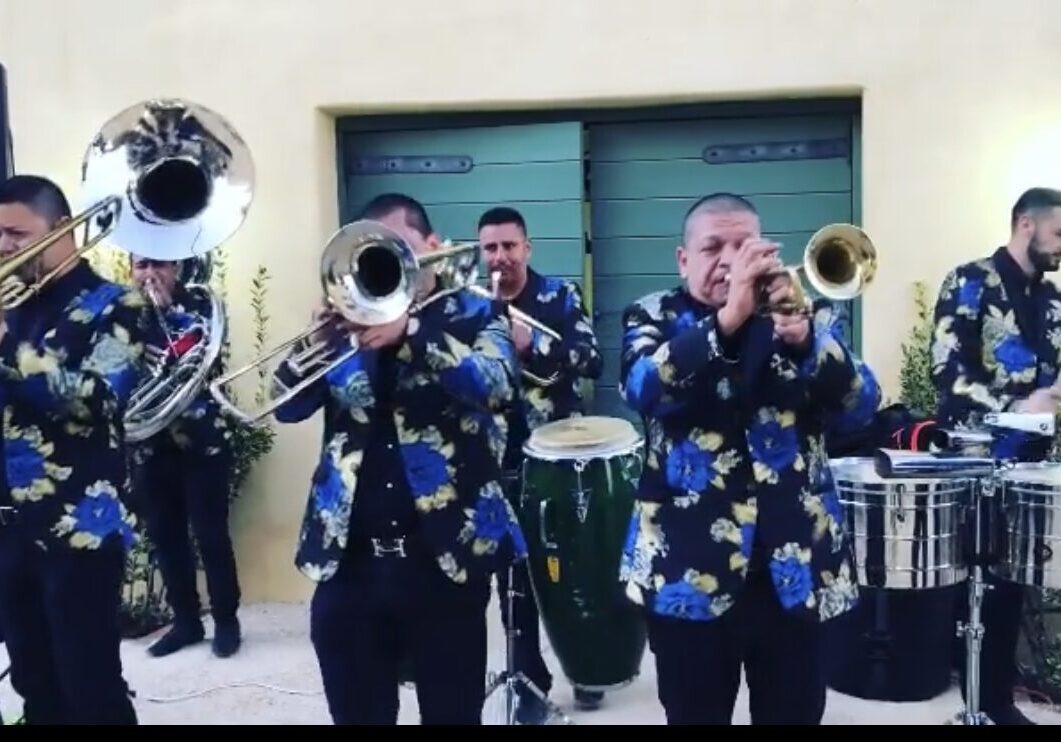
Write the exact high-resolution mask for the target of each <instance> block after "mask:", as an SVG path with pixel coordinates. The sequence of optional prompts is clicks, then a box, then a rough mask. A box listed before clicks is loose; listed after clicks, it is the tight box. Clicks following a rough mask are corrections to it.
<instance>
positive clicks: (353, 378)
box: [276, 291, 526, 583]
mask: <svg viewBox="0 0 1061 742" xmlns="http://www.w3.org/2000/svg"><path fill="white" fill-rule="evenodd" d="M376 358H377V354H376V353H375V352H372V351H369V350H362V351H360V352H358V353H356V354H355V355H353V356H352V357H351V358H350V359H349V360H348V361H346V362H344V363H343V364H341V365H339V366H338V367H336V368H335V369H333V370H331V371H330V372H329V373H328V374H327V376H326V377H325V378H324V379H322V380H320V381H319V382H318V383H317V384H316V385H313V386H310V387H309V388H307V389H306V390H304V391H303V392H302V393H301V394H299V395H298V396H296V397H295V398H293V399H292V400H291V401H289V402H288V403H287V404H285V405H282V406H281V407H280V408H279V409H278V410H277V412H276V417H277V419H278V420H280V421H281V422H298V421H300V420H304V419H307V418H308V417H310V416H311V415H313V414H314V413H315V412H316V411H317V410H318V409H321V408H323V410H324V444H323V449H322V451H321V456H320V460H319V462H318V464H317V468H316V471H315V472H314V475H313V483H312V485H311V488H310V494H309V502H308V503H307V507H306V512H305V517H304V520H303V526H302V531H301V536H300V539H299V547H298V553H297V556H296V564H297V566H298V568H299V569H300V570H301V571H302V572H303V573H304V574H306V575H307V576H308V577H309V578H310V579H312V580H315V581H323V580H327V579H329V578H331V577H332V576H333V575H334V574H335V572H336V571H337V570H338V568H339V563H340V560H341V558H342V556H343V551H344V549H345V548H346V544H347V537H348V534H349V533H350V518H351V512H352V509H353V504H354V494H355V492H356V491H357V481H358V472H359V470H360V468H361V463H362V457H363V452H364V449H365V446H366V443H367V439H368V434H369V432H370V430H369V414H368V411H369V409H370V408H371V407H372V405H373V404H374V400H373V392H372V383H371V379H372V374H373V373H374V371H375V366H376ZM397 358H398V364H397V367H398V378H397V386H396V388H395V391H394V396H393V407H394V423H395V427H396V428H397V432H398V441H399V444H400V447H401V456H402V459H403V461H404V464H405V472H406V476H407V477H408V481H409V485H410V489H411V491H412V494H413V497H414V498H415V506H416V511H417V514H418V516H419V518H420V524H421V527H422V533H423V535H424V536H425V538H426V539H427V541H428V543H429V544H430V545H431V547H432V548H433V550H434V552H435V555H436V559H437V561H438V564H439V565H440V566H441V568H442V570H443V572H444V573H445V574H446V575H448V576H449V577H450V578H451V579H452V580H454V581H455V582H457V583H465V582H467V581H469V578H470V577H472V576H476V577H478V576H482V575H484V574H488V573H490V572H494V571H496V570H497V569H498V568H500V567H501V566H502V565H507V563H508V562H509V561H511V560H512V559H513V558H522V557H523V556H525V555H526V543H525V541H524V538H523V534H522V532H521V531H520V528H519V524H518V521H517V519H516V514H515V512H514V511H513V509H512V506H511V505H510V504H509V502H508V500H507V499H505V497H504V493H503V491H502V486H501V464H502V456H503V454H504V451H505V444H506V436H507V425H506V422H505V415H506V414H508V413H509V412H510V410H511V408H512V405H513V404H514V403H515V400H516V399H517V395H518V393H519V389H518V384H519V381H518V373H519V372H518V366H517V364H516V358H515V348H514V346H513V344H512V335H511V325H510V324H509V321H508V319H507V317H506V316H505V314H504V310H503V309H502V307H501V306H500V305H499V304H497V303H495V302H493V301H491V300H489V299H485V298H481V297H478V296H476V295H474V294H472V293H471V292H467V291H462V292H458V293H455V294H451V295H450V296H448V297H444V298H440V299H438V300H436V301H432V302H430V303H429V304H428V305H427V306H426V307H424V308H423V310H422V311H421V312H420V313H419V314H415V315H413V316H412V318H410V320H409V326H408V329H407V330H406V337H405V341H404V343H403V345H402V346H401V348H400V349H399V351H398V356H397ZM277 378H278V380H279V381H280V382H281V383H283V384H284V385H287V386H290V385H292V384H294V383H295V382H297V379H296V378H295V377H294V376H292V375H291V372H290V370H289V369H288V367H287V366H286V364H284V365H281V366H280V368H279V369H278V371H277Z"/></svg>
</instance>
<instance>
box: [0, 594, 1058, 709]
mask: <svg viewBox="0 0 1061 742" xmlns="http://www.w3.org/2000/svg"><path fill="white" fill-rule="evenodd" d="M496 610H497V609H496V605H494V606H491V611H492V613H491V615H492V616H497V615H498V614H497V613H496ZM242 620H243V625H244V633H245V643H244V647H243V649H242V651H241V652H240V653H239V654H237V655H236V656H235V657H232V658H229V659H224V660H220V659H217V658H215V657H214V656H213V655H212V654H211V653H210V647H209V643H208V642H204V643H202V644H200V645H198V646H196V647H192V648H189V649H186V650H184V651H182V652H178V653H177V654H175V655H171V656H170V657H166V658H163V659H154V658H151V657H150V656H148V654H147V653H146V651H145V649H146V647H147V645H148V644H149V643H150V640H151V639H150V638H144V639H141V640H136V641H128V642H126V644H125V645H124V647H123V658H124V663H125V669H126V676H127V678H128V680H129V684H130V686H131V687H132V688H133V689H134V690H135V692H136V693H137V697H136V700H135V704H136V708H137V712H138V713H139V716H140V720H141V723H143V724H177V725H180V724H274V725H275V724H329V723H330V719H329V717H328V713H327V708H326V705H325V702H324V697H323V695H322V694H321V684H320V676H319V673H318V670H317V666H316V660H315V657H314V654H313V649H312V647H311V645H310V643H309V637H308V634H307V631H308V625H309V621H308V605H306V604H261V605H254V606H248V607H246V608H244V609H243V612H242ZM501 632H502V629H501V626H500V621H493V622H491V637H490V645H491V650H492V651H491V663H490V665H491V668H494V669H500V668H502V667H503V665H504V653H503V649H504V636H503V634H502V633H501ZM210 633H211V628H210V627H209V626H208V628H207V634H208V636H209V635H210ZM543 638H544V637H543ZM4 660H5V663H6V657H5V658H4ZM546 661H547V663H548V664H549V665H550V669H551V670H552V671H553V675H554V677H555V678H556V679H557V680H556V682H555V686H556V687H555V688H554V690H553V693H552V698H553V700H554V701H555V702H556V703H558V704H559V705H560V706H561V708H562V709H563V711H564V713H565V714H567V715H568V717H569V718H570V719H571V721H573V722H574V723H575V724H605V725H614V724H627V725H629V724H638V725H642V724H662V723H664V717H663V711H662V708H661V707H660V705H659V702H658V701H657V699H656V688H655V667H654V663H653V657H652V655H651V654H650V653H647V652H646V654H645V659H644V663H643V665H642V675H641V677H640V678H638V679H637V680H636V681H635V682H634V683H633V684H631V685H630V686H628V687H627V688H624V689H622V690H619V691H616V692H613V693H610V694H609V695H608V696H607V698H606V700H605V704H604V705H603V706H602V707H601V708H600V709H598V710H596V711H591V712H583V711H577V710H574V709H573V708H572V703H571V701H572V697H571V689H570V686H568V685H567V683H566V682H565V681H564V680H563V679H562V677H561V674H560V672H559V670H558V667H557V664H556V659H555V657H553V656H552V654H551V652H549V651H548V648H546ZM232 685H235V686H236V687H221V686H232ZM267 686H268V687H267ZM495 700H496V701H497V703H496V704H495V703H488V706H487V710H486V712H485V719H486V720H487V723H498V722H497V720H496V719H498V718H500V717H499V716H498V712H499V711H500V695H498V696H496V697H495ZM746 705H747V698H746V696H745V691H743V690H742V692H741V697H740V698H739V699H738V705H737V710H736V712H735V715H734V722H735V723H737V724H747V723H748V715H747V712H746V710H745V707H746ZM1021 706H1022V708H1023V709H1024V710H1025V712H1026V713H1027V714H1028V715H1029V716H1030V717H1031V718H1032V719H1033V720H1035V721H1036V722H1038V723H1040V724H1061V714H1058V713H1057V712H1056V711H1055V710H1054V709H1052V708H1050V707H1048V706H1043V705H1033V704H1030V703H1022V704H1021ZM19 707H20V701H19V699H18V697H17V696H16V695H15V694H14V692H13V691H12V689H11V684H10V680H9V679H8V680H5V681H4V682H3V683H2V685H0V709H2V710H3V713H4V715H5V716H8V717H9V718H10V715H11V712H12V711H13V710H16V709H18V708H19ZM960 708H961V697H960V695H959V693H958V690H957V688H951V689H950V690H949V691H948V692H946V693H944V694H943V695H941V696H938V697H937V698H934V699H932V700H930V701H925V702H921V703H904V704H893V703H881V702H877V701H866V700H863V699H859V698H853V697H849V696H843V695H841V694H838V693H832V692H830V695H829V702H828V707H827V710H826V714H825V723H826V724H860V725H861V724H877V725H881V724H897V725H901V724H948V723H952V720H953V717H954V715H955V714H956V713H957V712H958V711H959V710H960ZM418 720H419V715H418V712H417V708H416V697H415V694H414V693H413V692H412V691H410V690H405V689H403V691H402V710H401V718H400V721H401V723H403V724H416V723H418Z"/></svg>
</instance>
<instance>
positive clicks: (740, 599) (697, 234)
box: [620, 194, 876, 724]
mask: <svg viewBox="0 0 1061 742" xmlns="http://www.w3.org/2000/svg"><path fill="white" fill-rule="evenodd" d="M682 233H683V238H682V244H681V245H680V246H679V247H678V248H677V262H678V268H679V270H680V273H681V276H682V278H683V283H682V285H680V286H678V287H676V288H673V289H671V290H668V291H661V292H657V293H654V294H651V295H649V296H646V297H643V298H642V299H640V300H638V301H637V302H635V303H633V304H632V305H630V306H629V307H627V308H626V310H625V311H624V313H623V329H624V335H623V351H622V369H621V374H620V385H621V386H620V390H621V392H622V394H623V397H624V399H625V400H626V402H627V404H628V405H629V406H630V407H631V408H632V409H633V410H634V411H636V412H638V413H640V414H641V415H642V416H643V417H644V419H645V423H646V424H645V429H646V433H647V439H648V440H647V449H648V450H647V456H646V460H645V467H644V471H643V473H642V477H641V481H640V484H639V491H638V495H637V501H636V504H635V508H634V513H633V516H632V518H631V523H630V531H629V536H628V540H627V544H626V547H625V548H624V553H623V563H622V568H621V575H620V577H621V580H622V581H623V582H625V583H626V584H627V593H628V595H629V596H630V598H631V599H632V600H633V601H634V602H635V603H637V604H639V605H642V606H643V607H644V610H645V614H646V617H647V621H648V631H649V642H650V646H651V647H652V651H653V653H654V654H655V656H656V671H657V677H658V683H659V689H658V690H659V699H660V702H661V703H662V704H663V707H664V710H665V712H666V715H667V721H668V723H669V724H729V723H731V720H732V712H733V706H734V703H735V701H736V697H737V692H738V689H739V687H740V681H741V669H742V665H743V668H744V671H745V675H746V677H747V682H748V689H749V696H750V706H751V717H752V723H753V724H762V723H775V724H819V723H820V722H821V718H822V714H823V713H824V710H825V698H826V690H825V689H826V684H825V674H824V667H823V652H822V642H823V638H822V637H823V633H822V628H821V627H822V624H823V623H824V622H826V621H828V620H830V619H832V618H834V617H836V616H839V615H841V614H843V613H845V612H847V611H848V610H850V609H851V608H852V607H853V606H854V605H855V602H856V599H857V594H858V592H857V587H856V584H855V574H854V571H853V568H852V563H851V555H850V544H849V543H848V539H847V536H846V533H845V529H844V516H843V510H842V508H841V505H840V501H839V498H838V497H837V493H836V491H835V486H834V485H833V482H832V477H831V472H830V469H829V461H828V457H827V454H826V448H825V441H824V434H825V432H826V430H827V428H828V427H829V426H830V425H833V426H835V425H837V424H838V420H840V419H842V418H843V417H844V416H846V415H849V414H851V413H852V412H853V411H855V410H858V409H861V410H863V411H868V414H872V410H873V409H874V408H875V406H876V405H875V401H876V400H875V399H874V398H872V395H870V398H869V399H868V400H867V395H866V394H864V386H865V385H866V384H867V383H872V381H871V380H870V379H869V377H865V376H864V375H862V374H860V373H859V369H858V364H857V363H856V359H855V358H854V356H853V354H852V353H851V351H850V350H849V349H848V348H847V347H846V346H845V344H844V342H843V340H842V336H841V333H840V332H839V330H838V328H837V327H836V324H835V322H834V321H832V319H831V315H830V313H829V312H824V313H822V314H821V315H820V316H821V317H822V318H823V321H822V322H820V323H819V322H812V321H811V318H810V317H808V316H807V315H806V314H803V313H785V312H778V311H776V309H774V310H773V311H772V312H770V313H769V314H768V315H767V316H759V313H758V310H759V309H760V308H761V298H760V297H761V293H760V289H763V290H765V294H766V295H767V296H768V300H769V303H770V305H771V308H775V307H778V306H779V305H780V304H782V303H783V302H784V301H786V300H788V299H790V298H791V297H792V292H793V286H792V283H791V281H790V280H789V278H788V276H787V275H785V274H778V273H777V272H778V271H779V269H780V268H781V267H782V266H781V262H780V260H779V258H778V246H777V245H776V244H773V243H770V242H767V241H764V240H763V239H762V237H761V227H760V222H759V216H758V214H757V212H756V210H755V208H754V206H753V205H752V204H751V203H750V202H748V201H747V200H746V199H744V198H741V197H740V196H737V195H734V194H714V195H711V196H708V197H705V198H703V199H701V200H700V201H698V202H697V203H695V204H694V205H693V206H692V208H690V210H689V211H688V213H687V215H686V218H685V221H684V224H683V229H682ZM815 314H817V313H815Z"/></svg>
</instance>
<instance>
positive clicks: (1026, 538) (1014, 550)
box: [992, 462, 1061, 590]
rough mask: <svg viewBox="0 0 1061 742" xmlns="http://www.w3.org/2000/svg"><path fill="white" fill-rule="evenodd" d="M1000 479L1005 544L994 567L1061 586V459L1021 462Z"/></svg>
mask: <svg viewBox="0 0 1061 742" xmlns="http://www.w3.org/2000/svg"><path fill="white" fill-rule="evenodd" d="M999 480H1000V481H1001V486H1000V487H999V489H1000V490H1001V496H1000V497H997V498H996V499H997V500H998V501H999V502H998V508H997V510H996V512H995V515H996V517H997V518H998V519H999V521H1000V527H999V531H1001V533H999V534H998V537H999V540H1000V541H1001V542H1002V546H1001V548H1000V549H999V551H1000V552H1001V558H1000V559H999V560H998V561H999V563H998V564H993V565H992V571H993V572H994V573H995V575H996V576H998V577H1000V578H1002V579H1004V580H1009V581H1012V582H1016V583H1019V584H1021V585H1026V586H1028V587H1033V588H1038V589H1042V588H1049V589H1054V590H1056V589H1059V588H1061V464H1057V463H1052V462H1041V463H1021V464H1016V465H1013V466H1011V467H1009V468H1007V469H1003V470H1002V471H1001V472H1000V473H999Z"/></svg>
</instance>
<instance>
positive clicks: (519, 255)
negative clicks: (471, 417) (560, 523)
mask: <svg viewBox="0 0 1061 742" xmlns="http://www.w3.org/2000/svg"><path fill="white" fill-rule="evenodd" d="M479 245H480V248H481V250H482V253H483V258H484V259H485V262H486V266H487V269H488V271H489V272H490V274H491V275H495V274H496V275H498V276H499V280H498V285H497V288H498V293H499V295H500V298H501V299H502V300H504V301H505V302H506V303H508V304H509V305H510V306H513V307H515V308H516V309H518V310H521V311H522V312H523V313H524V314H527V315H529V316H530V317H532V318H533V319H535V320H537V321H538V322H540V323H541V324H542V325H544V326H545V327H549V328H551V329H553V330H555V331H556V332H557V333H558V334H559V335H560V336H561V339H560V340H557V339H556V338H554V337H550V336H549V335H548V334H547V333H545V332H543V331H542V330H541V329H540V328H529V327H527V326H526V325H525V324H521V323H519V322H514V323H513V325H512V339H513V342H514V344H515V347H516V354H517V356H518V357H519V361H520V365H521V367H522V368H523V369H526V370H527V371H529V372H530V377H529V378H528V377H524V378H523V379H522V386H521V390H522V395H521V397H520V404H518V405H517V406H516V407H515V408H514V410H513V414H512V415H510V418H509V438H508V447H507V449H506V452H505V471H506V477H505V479H506V482H507V483H508V484H507V489H508V493H507V494H508V498H509V501H510V502H512V503H513V505H514V506H515V505H516V504H517V503H518V500H519V494H520V493H519V488H520V486H521V483H522V477H521V474H520V472H521V470H522V466H523V444H524V443H525V442H526V440H527V438H528V437H529V435H530V431H532V430H534V429H536V428H538V427H539V426H541V425H543V424H545V423H548V422H552V421H554V420H560V419H563V418H567V417H573V416H576V415H581V414H583V413H584V411H585V410H584V400H583V395H582V391H583V390H582V383H583V381H584V380H591V379H597V378H600V375H601V371H602V369H603V365H604V363H603V360H602V359H601V355H600V349H599V346H598V343H597V338H596V335H594V333H593V327H592V325H591V324H590V318H589V315H588V313H587V312H586V309H585V306H584V305H583V303H582V291H581V289H579V287H578V284H576V283H574V282H572V281H564V280H562V279H559V278H553V277H550V276H543V275H541V274H540V273H538V272H537V271H535V270H534V269H533V268H531V267H530V265H529V261H530V258H531V251H532V245H531V241H530V239H529V238H528V236H527V225H526V222H525V221H524V219H523V215H522V214H520V213H519V212H518V211H517V210H515V209H512V208H508V207H496V208H493V209H490V210H489V211H487V212H485V213H484V214H483V215H482V216H481V217H480V218H479ZM513 576H514V582H515V593H516V594H515V598H514V600H513V602H514V610H513V614H514V618H515V623H516V628H517V629H518V631H519V633H518V635H517V638H516V642H515V646H516V652H515V665H516V670H517V671H520V672H523V673H524V674H525V675H526V676H527V678H528V679H529V680H530V681H531V682H532V683H534V685H535V686H536V687H537V688H538V689H539V690H540V691H542V693H543V694H546V695H548V693H549V690H550V688H551V687H552V676H551V675H550V673H549V670H548V668H547V667H546V666H545V661H544V660H543V659H542V655H541V642H540V630H539V620H538V611H537V607H536V605H535V602H534V595H533V593H532V590H531V584H530V576H529V574H528V572H527V564H526V562H520V563H519V564H518V565H516V568H515V569H514V570H513ZM498 592H499V593H500V598H501V600H500V604H501V617H502V621H503V622H504V624H505V625H506V627H507V625H508V612H507V608H508V606H507V592H508V572H507V571H502V572H500V573H499V574H498ZM519 691H520V704H519V708H518V709H517V716H518V717H519V719H520V721H521V722H522V723H524V724H532V723H540V721H541V720H543V719H544V716H545V712H546V709H545V706H544V704H542V703H541V702H540V701H539V699H538V697H537V696H536V695H534V694H533V693H529V692H527V690H526V688H524V687H523V686H520V687H519ZM601 698H602V694H601V693H599V692H595V691H586V690H582V689H578V688H576V689H575V702H576V705H578V706H579V707H581V708H594V707H596V706H597V705H598V704H599V703H600V701H601Z"/></svg>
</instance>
